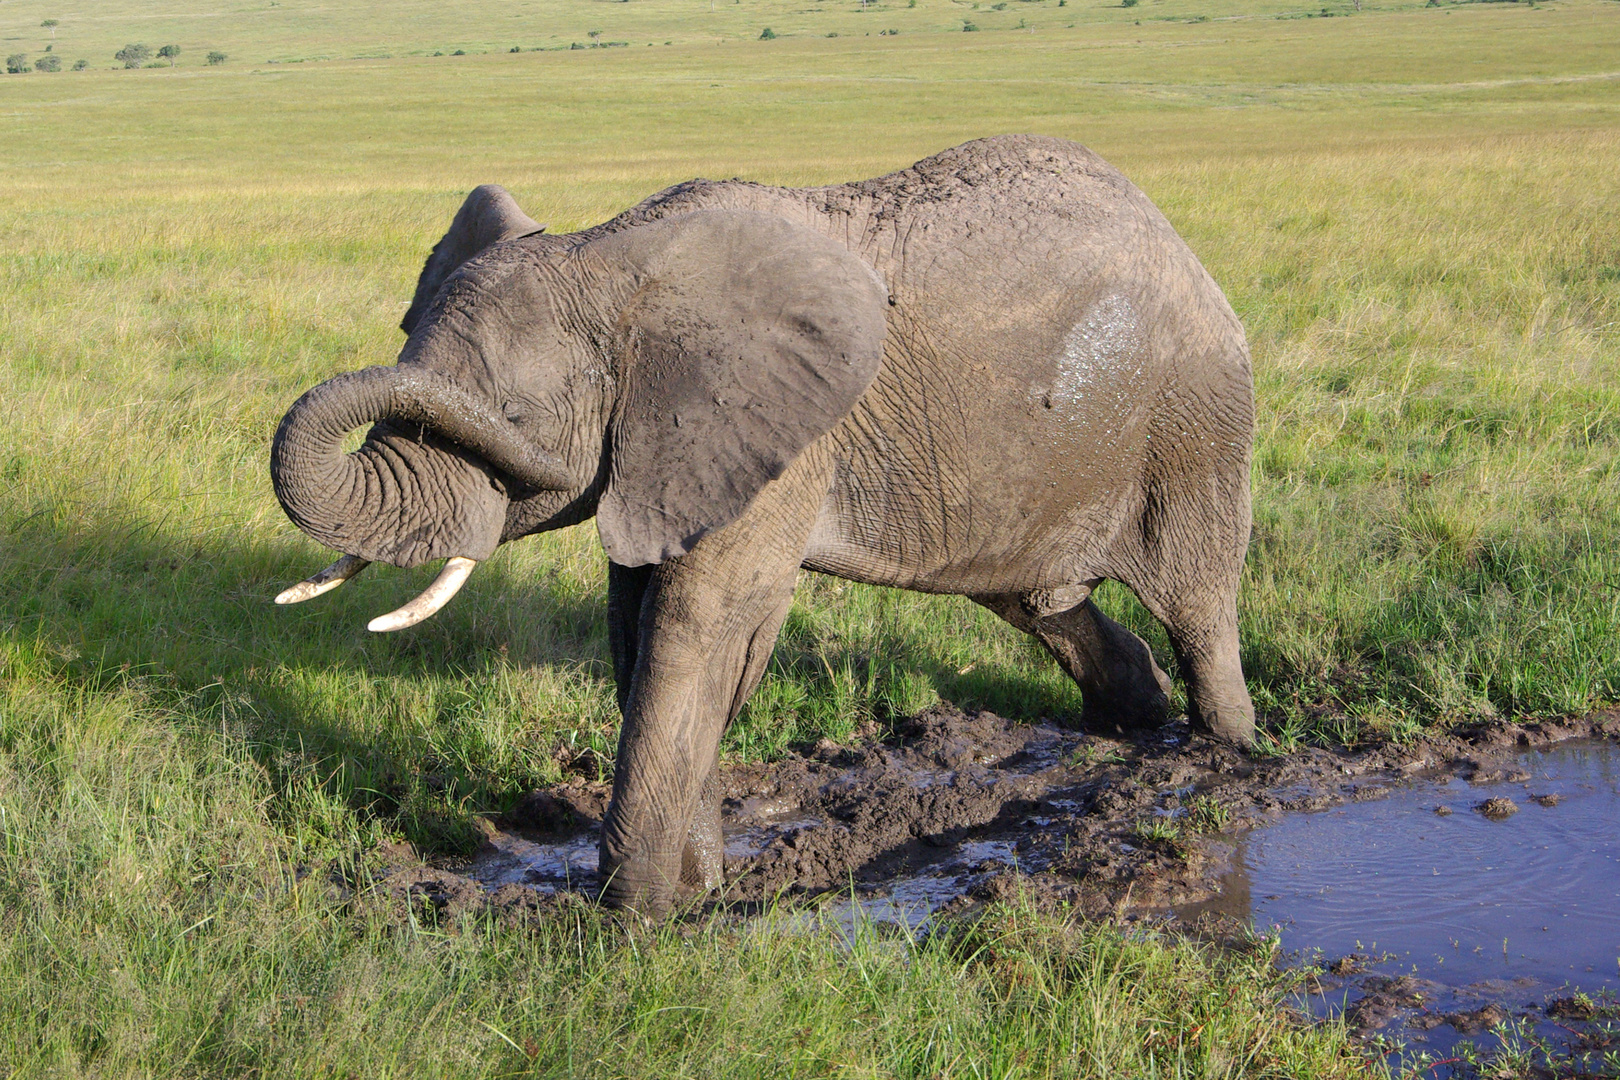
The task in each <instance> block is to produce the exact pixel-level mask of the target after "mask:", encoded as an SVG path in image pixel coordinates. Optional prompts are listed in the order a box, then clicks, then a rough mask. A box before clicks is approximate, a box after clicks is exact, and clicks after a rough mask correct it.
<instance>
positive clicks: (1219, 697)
mask: <svg viewBox="0 0 1620 1080" xmlns="http://www.w3.org/2000/svg"><path fill="white" fill-rule="evenodd" d="M1177 658H1178V660H1179V661H1180V664H1181V669H1182V671H1183V672H1185V674H1186V679H1187V714H1188V719H1190V720H1191V721H1192V725H1193V727H1194V728H1195V729H1196V730H1199V731H1202V732H1204V733H1205V734H1207V735H1209V736H1210V737H1211V738H1213V739H1218V740H1220V741H1221V742H1224V743H1230V744H1231V745H1233V746H1237V747H1241V748H1244V749H1248V748H1249V747H1252V746H1253V745H1254V702H1253V701H1252V700H1250V698H1249V687H1248V684H1247V683H1246V682H1245V681H1244V679H1243V665H1242V663H1241V662H1240V661H1239V660H1238V649H1237V632H1236V631H1235V630H1234V631H1232V632H1231V633H1230V634H1229V635H1224V636H1223V640H1221V641H1220V642H1219V643H1218V644H1217V645H1216V646H1215V647H1213V648H1210V649H1207V650H1200V651H1196V652H1195V651H1193V650H1188V649H1183V650H1178V657H1177Z"/></svg>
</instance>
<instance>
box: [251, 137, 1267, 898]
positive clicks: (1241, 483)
mask: <svg viewBox="0 0 1620 1080" xmlns="http://www.w3.org/2000/svg"><path fill="white" fill-rule="evenodd" d="M542 228H543V227H542V226H540V225H538V224H536V223H535V222H534V221H533V220H531V219H530V218H529V217H527V216H526V215H525V214H524V213H523V211H522V210H520V209H519V208H518V206H517V205H516V203H515V202H514V201H513V200H512V199H511V197H510V196H509V195H508V194H507V193H506V192H505V191H504V190H502V189H501V188H499V187H495V186H485V187H480V188H478V189H477V190H475V191H473V192H472V194H471V195H470V196H468V198H467V200H466V202H465V204H464V205H463V206H462V207H461V210H460V211H459V212H458V213H457V214H456V217H455V221H454V222H453V223H452V224H451V226H450V230H449V231H448V232H447V233H446V234H445V236H444V238H443V239H442V240H440V241H439V243H438V245H437V246H436V247H435V248H434V249H433V253H432V255H431V256H430V257H429V258H428V261H427V265H426V266H425V267H424V268H423V270H422V274H421V279H420V282H419V283H418V285H417V289H416V296H415V299H414V301H413V302H412V303H411V305H410V309H409V310H408V311H407V312H406V314H405V317H404V321H403V323H402V328H403V329H404V330H405V332H406V334H407V335H408V340H407V341H406V342H405V345H404V348H403V350H402V351H401V353H400V355H399V358H398V363H397V365H396V366H393V367H374V368H368V369H366V370H364V371H359V372H355V373H352V374H347V375H339V376H337V377H336V378H333V379H331V380H330V381H328V382H325V383H322V384H321V385H320V386H318V387H316V388H314V389H313V390H311V391H309V392H308V393H307V394H305V395H304V396H303V397H302V398H300V399H299V400H298V402H297V403H296V404H295V405H293V407H292V409H291V410H290V411H289V412H288V413H287V415H286V417H285V419H283V421H282V422H281V426H280V428H279V430H278V431H277V432H276V435H275V442H274V446H273V448H272V450H271V475H272V477H273V479H274V483H275V491H276V495H277V497H278V498H279V499H280V501H281V505H282V506H283V507H284V508H285V509H286V512H287V514H288V516H289V517H290V518H291V519H292V520H293V522H294V523H296V524H297V525H298V527H299V528H301V529H303V530H304V531H305V532H306V533H308V534H309V535H310V536H312V537H314V538H315V539H317V540H319V541H321V542H322V543H323V544H326V545H328V546H330V547H332V548H335V549H337V550H339V551H341V552H344V553H345V556H344V558H342V559H339V560H338V562H337V563H335V564H333V566H332V567H330V568H328V569H327V570H325V571H322V572H321V573H320V574H317V575H315V577H313V578H311V579H309V580H308V581H306V582H304V583H302V584H299V585H296V586H294V587H293V588H291V589H289V590H287V592H286V593H284V594H283V595H282V596H281V597H280V598H278V599H279V600H280V601H281V602H292V601H294V600H302V599H307V598H309V597H310V596H314V595H318V594H319V593H321V592H324V591H325V590H327V589H329V588H333V587H335V586H336V585H338V584H340V583H341V582H342V581H343V580H344V579H346V578H347V577H349V576H352V575H353V574H354V573H355V572H357V571H358V570H359V569H360V568H363V567H364V566H365V565H366V563H367V562H369V561H379V562H386V563H391V564H393V565H395V566H415V565H418V564H421V563H423V562H426V561H428V560H430V559H440V558H448V559H449V560H450V561H449V562H448V563H447V564H446V567H445V569H444V571H443V572H442V573H441V575H440V578H439V579H438V580H437V581H436V582H435V583H434V584H433V585H432V586H430V587H429V588H428V590H427V591H426V592H425V593H424V594H423V595H422V596H421V597H419V598H418V599H417V600H415V601H413V602H412V603H411V604H410V605H407V606H406V607H405V608H402V609H400V611H398V612H395V613H394V614H392V615H389V616H384V617H383V618H381V619H378V620H376V621H374V622H373V623H372V624H371V628H372V629H373V630H391V629H396V628H398V627H401V626H407V625H410V624H412V623H414V622H416V621H418V620H419V619H422V618H426V617H427V616H428V615H431V614H432V612H433V611H435V610H437V609H438V608H439V607H440V606H441V605H442V604H443V603H444V602H445V601H447V600H448V599H449V596H450V595H452V594H453V593H454V591H455V589H456V588H457V587H459V585H460V583H461V581H463V580H464V579H465V577H466V575H467V573H468V572H470V570H471V569H472V567H473V565H474V564H475V563H476V561H477V560H481V559H485V558H488V557H489V555H490V554H491V553H492V552H493V551H494V550H495V548H496V546H497V545H498V544H501V543H503V542H505V541H509V540H516V539H517V538H519V537H522V536H527V535H529V534H531V533H536V532H540V531H544V530H547V529H555V528H558V527H561V526H565V525H571V524H574V523H576V522H580V521H583V520H585V519H587V518H589V517H591V516H592V515H595V517H596V523H597V529H598V532H599V534H600V536H601V540H602V546H603V547H604V548H605V549H606V552H607V555H608V559H609V568H608V621H609V637H610V642H611V648H612V655H613V666H614V676H615V679H616V681H617V684H618V695H619V704H620V707H621V709H622V712H623V726H622V729H621V733H620V737H619V750H618V759H617V766H616V769H615V772H614V778H613V797H612V802H611V805H610V808H609V811H608V813H607V816H606V819H605V821H604V824H603V830H602V838H601V869H602V873H603V875H604V877H605V878H606V882H607V883H606V886H605V892H604V898H605V899H606V900H607V901H608V902H610V903H616V904H625V905H630V906H633V907H635V908H637V909H638V910H640V911H643V912H649V913H650V912H658V911H661V910H663V909H664V908H666V907H667V906H668V905H669V903H670V902H671V901H672V899H673V898H674V896H675V895H676V894H677V891H681V892H686V891H690V890H703V889H707V888H710V887H712V886H714V885H716V884H717V883H718V882H719V880H720V874H721V845H720V827H719V805H718V803H719V800H718V787H717V781H716V779H715V777H716V772H715V769H716V757H717V754H718V745H719V742H720V737H721V735H722V733H723V731H724V729H725V727H726V725H727V724H728V723H729V722H730V721H731V720H732V719H733V718H735V717H736V715H737V713H738V711H739V710H740V709H741V708H742V706H743V703H744V702H745V701H746V700H747V699H748V697H749V695H750V694H751V693H752V692H753V690H754V688H755V687H756V686H757V684H758V682H759V679H760V676H761V674H762V673H763V671H764V669H765V666H766V662H767V660H768V658H769V656H770V653H771V648H772V645H773V643H774V641H775V639H776V636H777V632H778V630H779V629H780V628H781V625H782V620H783V618H784V616H785V614H786V612H787V610H788V606H789V603H790V599H791V596H792V592H793V587H794V582H795V579H796V575H797V574H798V572H799V569H800V568H801V567H804V568H808V569H811V570H817V571H821V572H823V573H828V574H836V575H838V576H840V577H844V578H848V579H852V580H855V581H863V582H871V583H875V584H880V585H891V586H899V587H902V588H908V589H918V590H922V591H925V592H936V593H957V594H962V595H966V596H969V597H972V598H973V599H974V600H976V601H978V602H979V603H981V604H983V605H985V606H986V607H988V608H990V609H991V610H993V611H995V612H996V613H998V614H999V615H1001V616H1002V617H1004V618H1005V619H1006V620H1007V621H1008V622H1010V623H1012V624H1013V625H1014V626H1016V627H1018V628H1019V629H1021V630H1024V631H1026V632H1028V633H1030V634H1033V635H1034V636H1035V637H1036V638H1038V639H1039V640H1040V641H1041V642H1042V643H1043V644H1044V645H1045V646H1046V648H1047V649H1048V650H1050V652H1051V653H1052V655H1053V656H1054V657H1055V658H1056V659H1057V661H1058V663H1059V664H1061V665H1062V666H1063V668H1064V669H1065V670H1066V671H1067V672H1068V673H1069V674H1070V675H1071V676H1072V677H1073V678H1074V680H1075V681H1076V682H1077V683H1078V684H1079V685H1080V687H1081V689H1082V692H1083V700H1084V708H1085V712H1086V714H1087V717H1089V718H1090V719H1092V720H1104V721H1107V722H1108V723H1110V724H1118V723H1125V724H1132V725H1158V724H1161V723H1163V722H1164V721H1165V720H1166V718H1167V710H1168V700H1167V698H1166V695H1165V692H1166V690H1167V688H1168V687H1169V682H1168V680H1167V679H1166V677H1165V675H1164V673H1163V672H1161V671H1160V670H1159V668H1158V667H1157V666H1156V665H1155V664H1154V662H1153V658H1152V655H1151V654H1150V652H1149V650H1148V648H1147V647H1146V646H1145V645H1144V644H1143V643H1142V641H1141V640H1140V639H1138V638H1137V637H1135V636H1134V635H1133V634H1131V633H1130V632H1129V631H1128V630H1126V629H1125V628H1124V627H1122V626H1120V625H1119V624H1118V623H1116V622H1114V621H1112V620H1110V619H1109V618H1107V617H1106V616H1105V615H1103V614H1102V612H1100V611H1099V610H1098V609H1097V607H1096V606H1095V605H1094V604H1093V603H1092V602H1091V600H1090V599H1088V597H1089V595H1090V593H1091V591H1092V590H1093V588H1094V587H1095V586H1096V585H1097V584H1098V582H1099V581H1101V580H1102V579H1104V578H1109V579H1113V580H1117V581H1120V582H1123V583H1124V584H1125V585H1126V586H1128V587H1129V588H1130V589H1132V590H1133V591H1134V592H1135V594H1136V595H1137V596H1138V597H1139V598H1140V599H1141V600H1142V602H1143V604H1145V605H1146V606H1147V608H1148V609H1149V610H1150V611H1151V612H1152V613H1153V614H1154V616H1155V617H1157V618H1158V619H1159V620H1160V621H1161V622H1162V623H1163V624H1164V626H1165V629H1166V630H1167V631H1168V633H1169V638H1170V641H1171V644H1172V646H1173V648H1174V651H1175V656H1176V662H1177V666H1178V669H1179V673H1180V675H1181V676H1182V677H1183V678H1184V679H1185V680H1186V683H1187V692H1188V698H1189V701H1190V704H1191V708H1190V712H1191V717H1192V721H1193V723H1194V724H1195V725H1196V726H1198V727H1200V728H1201V729H1202V730H1204V731H1205V732H1207V733H1209V734H1211V735H1213V736H1214V737H1216V738H1219V739H1223V740H1226V741H1229V742H1233V743H1238V744H1247V743H1249V742H1250V741H1251V739H1252V737H1253V732H1254V719H1253V717H1254V712H1253V706H1252V704H1251V703H1250V700H1249V694H1248V691H1247V688H1246V687H1245V685H1244V679H1243V671H1242V668H1241V665H1240V662H1239V657H1238V628H1237V609H1236V593H1237V587H1238V577H1239V573H1240V569H1241V565H1242V562H1243V557H1244V551H1245V547H1246V545H1247V543H1248V537H1249V528H1250V507H1249V483H1248V475H1249V457H1250V443H1251V438H1252V431H1253V423H1254V404H1253V388H1252V379H1251V374H1250V365H1249V353H1248V348H1247V345H1246V343H1245V340H1244V335H1243V330H1242V327H1241V326H1240V325H1239V323H1238V320H1237V317H1236V316H1235V315H1234V314H1233V312H1232V309H1231V308H1230V307H1229V306H1228V304H1227V302H1226V300H1225V298H1224V297H1223V296H1222V294H1221V292H1220V289H1219V288H1218V287H1217V286H1216V285H1215V283H1214V282H1213V281H1212V280H1211V279H1210V277H1209V275H1208V274H1207V273H1205V271H1204V269H1203V268H1202V267H1201V266H1200V265H1199V263H1198V261H1197V259H1196V258H1194V256H1193V254H1192V252H1191V251H1190V250H1189V249H1188V248H1187V246H1186V244H1185V243H1183V241H1182V240H1181V239H1180V237H1178V236H1177V235H1176V233H1175V231H1174V230H1173V229H1172V228H1171V227H1170V225H1169V223H1168V222H1167V221H1166V220H1165V219H1164V217H1163V216H1162V215H1161V214H1160V213H1159V211H1158V210H1157V209H1156V208H1155V207H1154V206H1153V205H1152V203H1151V202H1149V200H1148V199H1147V197H1146V196H1145V195H1143V194H1142V192H1141V191H1139V190H1138V189H1137V188H1136V187H1134V186H1133V185H1132V184H1131V183H1130V182H1129V181H1127V180H1126V179H1125V178H1124V177H1123V176H1122V175H1121V174H1120V173H1119V172H1117V171H1116V170H1115V169H1113V168H1112V167H1111V166H1109V165H1108V164H1107V163H1105V162H1104V161H1103V160H1102V159H1100V158H1099V157H1097V156H1096V155H1095V154H1093V153H1091V152H1090V151H1088V150H1086V149H1084V148H1083V147H1081V146H1077V145H1075V144H1074V143H1070V142H1065V141H1062V140H1059V139H1051V138H1036V137H1022V136H1019V137H1004V138H993V139H984V140H980V141H976V142H970V143H967V144H965V145H963V146H959V147H956V148H955V149H952V150H947V151H945V152H944V153H941V154H938V155H936V156H934V157H931V158H928V159H926V160H924V161H920V162H918V163H917V164H916V165H913V166H912V167H910V168H908V169H903V170H901V171H899V172H896V173H891V174H890V175H888V176H883V177H880V178H878V179H875V180H867V181H863V182H860V183H850V184H843V185H838V186H833V187H821V188H804V189H791V188H779V187H767V186H763V185H759V184H753V183H745V182H742V181H724V182H713V181H707V180H694V181H691V182H688V183H683V184H679V185H677V186H675V187H672V188H669V189H668V190H666V191H662V192H660V193H658V194H657V195H654V196H652V197H651V198H649V199H647V200H646V201H645V202H643V203H641V204H640V205H639V206H636V207H634V208H632V209H630V210H627V211H625V212H624V213H622V214H620V215H619V216H618V217H616V218H614V219H612V220H611V221H608V222H605V223H603V224H601V225H597V226H595V227H593V228H590V229H586V230H584V231H582V232H577V233H572V234H568V235H549V234H546V233H544V232H543V231H542ZM368 424H372V425H374V426H372V427H371V429H370V432H369V434H368V436H367V437H366V440H365V442H364V444H363V445H362V446H361V447H360V448H359V449H358V450H357V451H355V452H353V453H349V454H345V453H344V452H343V449H342V447H343V439H344V437H345V435H346V434H347V433H348V432H350V431H352V430H354V429H356V428H359V427H362V426H365V425H368Z"/></svg>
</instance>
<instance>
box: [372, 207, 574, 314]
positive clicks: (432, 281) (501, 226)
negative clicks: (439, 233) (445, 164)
mask: <svg viewBox="0 0 1620 1080" xmlns="http://www.w3.org/2000/svg"><path fill="white" fill-rule="evenodd" d="M545 229H546V227H545V226H544V225H542V224H540V223H539V222H538V221H536V220H534V219H533V218H532V217H530V216H529V215H528V214H525V213H524V212H523V211H522V210H521V209H519V208H518V204H517V202H516V201H515V200H514V199H513V198H512V196H511V195H509V194H507V191H506V189H505V188H503V187H501V186H500V185H499V184H480V185H479V186H478V187H475V188H473V189H472V193H471V194H470V195H468V196H467V201H466V202H464V203H462V204H461V209H460V210H458V211H456V219H455V220H454V221H452V222H451V223H450V229H449V231H448V232H446V233H445V234H444V236H443V237H441V238H440V240H439V242H438V243H437V244H434V245H433V252H432V254H430V255H429V256H428V258H427V263H426V264H424V265H423V267H422V276H421V277H419V278H417V279H416V296H415V297H414V298H412V300H411V306H410V309H409V310H408V311H406V312H405V317H404V318H403V319H401V320H400V321H399V328H400V329H401V330H403V331H405V332H406V333H407V334H409V333H410V332H411V331H412V330H415V329H416V324H417V323H418V322H420V321H421V319H422V315H423V314H424V313H425V312H426V311H427V309H428V305H429V304H431V303H433V298H434V297H435V296H436V295H438V292H439V286H441V285H443V284H444V283H445V279H447V278H448V277H449V276H450V275H451V274H453V273H455V270H456V267H458V266H460V265H461V264H462V263H464V262H466V261H467V260H468V259H470V258H472V257H473V256H474V255H476V254H478V253H479V252H480V251H483V250H484V249H485V248H487V247H489V245H491V244H498V243H500V242H501V241H502V240H516V239H517V238H518V237H520V236H532V235H534V234H535V233H537V232H544V231H545Z"/></svg>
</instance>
